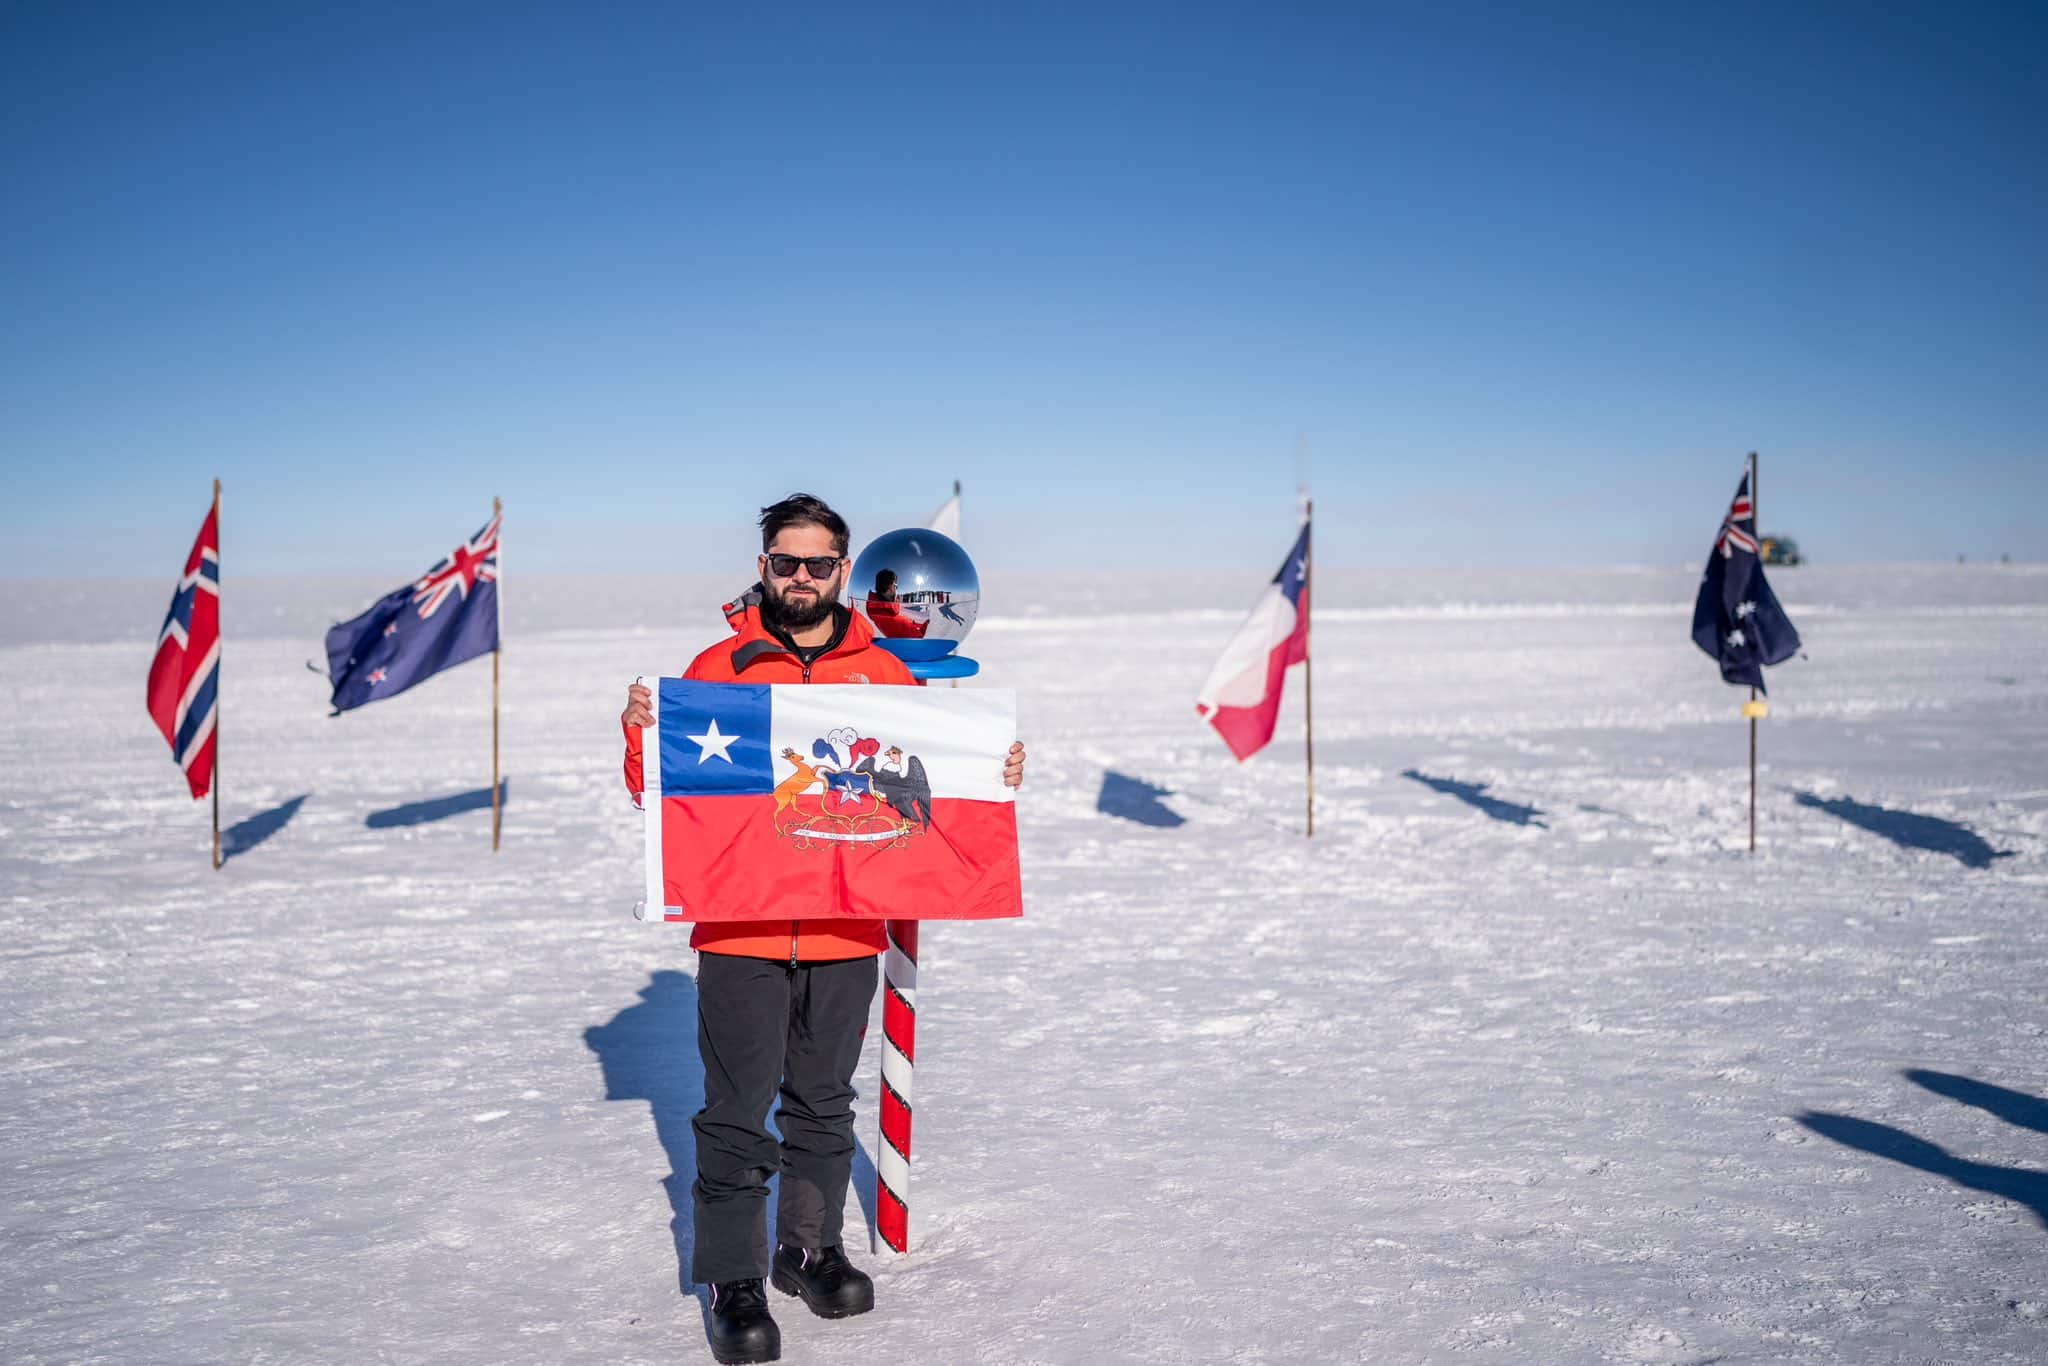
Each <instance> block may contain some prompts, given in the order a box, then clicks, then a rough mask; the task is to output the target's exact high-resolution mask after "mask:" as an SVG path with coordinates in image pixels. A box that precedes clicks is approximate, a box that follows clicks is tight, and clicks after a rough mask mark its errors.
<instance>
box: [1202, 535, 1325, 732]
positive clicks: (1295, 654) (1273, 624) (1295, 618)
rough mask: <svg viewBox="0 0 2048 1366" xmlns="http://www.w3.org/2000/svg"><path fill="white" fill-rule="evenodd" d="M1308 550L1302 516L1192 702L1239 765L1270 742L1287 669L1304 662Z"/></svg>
mask: <svg viewBox="0 0 2048 1366" xmlns="http://www.w3.org/2000/svg"><path fill="white" fill-rule="evenodd" d="M1308 547H1309V520H1308V517H1307V516H1306V515H1304V516H1303V518H1302V523H1301V532H1300V534H1299V535H1297V536H1296V537H1295V538H1294V547H1293V549H1291V550H1289V551H1288V552H1287V558H1286V560H1285V561H1283V562H1282V563H1281V565H1280V572H1279V573H1277V574H1275V575H1274V576H1273V580H1272V582H1271V583H1269V584H1267V585H1266V590H1265V592H1263V593H1261V594H1260V595H1259V600H1258V601H1257V602H1256V603H1254V604H1253V605H1252V610H1251V614H1250V615H1249V616H1247V617H1246V618H1245V619H1244V624H1243V625H1242V626H1240V627H1238V628H1237V634H1236V635H1234V636H1232V637H1231V638H1230V643H1229V644H1228V645H1225V646H1224V647H1223V657H1222V658H1221V659H1218V660H1217V661H1216V667H1215V668H1213V669H1211V670H1210V671H1209V681H1208V682H1206V683H1204V684H1203V685H1202V691H1201V694H1200V695H1199V696H1198V697H1197V698H1196V699H1195V711H1196V713H1197V714H1198V715H1200V716H1201V718H1202V719H1203V720H1204V721H1207V722H1208V723H1209V724H1210V725H1211V726H1214V727H1215V728H1216V733H1217V734H1218V735H1220V736H1222V737H1223V743H1224V744H1226V745H1228V746H1230V752H1231V753H1232V754H1234V755H1236V756H1237V757H1238V759H1239V760H1244V759H1249V758H1250V757H1251V756H1252V755H1254V754H1256V753H1258V752H1259V751H1260V750H1262V749H1264V748H1265V747H1266V745H1267V743H1268V742H1270V741H1271V740H1272V738H1273V727H1274V725H1275V724H1276V723H1277V721H1278V720H1279V716H1280V694H1281V692H1282V690H1283V689H1284V687H1285V685H1286V681H1287V670H1288V668H1289V666H1291V665H1295V664H1303V663H1306V662H1307V661H1308V597H1309V595H1308Z"/></svg>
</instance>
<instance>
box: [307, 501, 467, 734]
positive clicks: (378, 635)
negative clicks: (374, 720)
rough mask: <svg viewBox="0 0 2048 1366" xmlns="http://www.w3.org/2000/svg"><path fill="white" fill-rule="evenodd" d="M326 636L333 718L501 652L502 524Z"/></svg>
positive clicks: (452, 552)
mask: <svg viewBox="0 0 2048 1366" xmlns="http://www.w3.org/2000/svg"><path fill="white" fill-rule="evenodd" d="M500 520H501V519H500V518H498V517H493V518H491V520H490V524H489V525H487V526H486V527H484V529H483V530H481V531H479V532H477V534H476V535H474V536H472V537H470V538H469V539H468V540H467V541H464V542H463V543H462V544H461V545H459V546H456V547H455V549H454V550H452V551H450V552H449V553H448V556H447V558H445V559H443V560H442V561H441V562H440V563H439V564H437V565H435V566H434V567H433V568H432V569H429V570H428V571H427V572H426V573H425V574H423V575H422V576H420V578H419V579H418V580H417V581H415V582H413V583H410V584H407V585H406V586H405V587H403V588H398V589H393V590H392V591H391V592H389V593H387V594H385V595H384V596H383V597H382V598H380V599H379V600H378V602H377V605H376V606H374V607H372V608H371V609H370V610H369V611H367V612H365V613H363V614H362V615H361V616H359V617H357V618H356V619H355V620H353V621H344V622H342V623H341V624H340V625H339V626H336V627H334V628H332V629H331V630H329V631H328V632H327V677H328V678H329V680H330V681H332V682H333V684H334V697H333V699H332V700H333V703H334V714H335V715H337V716H339V715H340V714H341V713H343V712H345V711H347V710H349V709H350V708H351V707H360V706H362V705H363V703H365V702H375V701H377V700H379V699H380V698H385V697H396V696H397V695H398V694H399V693H402V692H404V691H405V690H406V689H407V688H410V687H411V686H412V685H413V684H415V683H418V682H420V681H421V680H422V679H425V678H430V677H432V676H433V675H434V674H437V673H439V672H441V670H443V669H447V668H452V667H453V666H455V665H457V664H460V663H462V662H463V661H464V660H468V659H475V658H476V657H477V656H478V655H484V654H489V653H490V652H491V651H493V650H495V649H497V648H498V523H499V521H500Z"/></svg>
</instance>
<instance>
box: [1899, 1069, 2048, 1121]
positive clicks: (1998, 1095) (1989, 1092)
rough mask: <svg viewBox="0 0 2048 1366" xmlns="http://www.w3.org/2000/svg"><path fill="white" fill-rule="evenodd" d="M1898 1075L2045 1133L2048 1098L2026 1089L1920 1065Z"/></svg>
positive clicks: (1993, 1114)
mask: <svg viewBox="0 0 2048 1366" xmlns="http://www.w3.org/2000/svg"><path fill="white" fill-rule="evenodd" d="M1901 1075H1902V1076H1904V1077H1905V1078H1906V1080H1907V1081H1910V1082H1912V1083H1913V1084H1914V1085H1915V1086H1924V1087H1926V1088H1927V1089H1928V1090H1930V1091H1932V1092H1934V1094H1935V1095H1937V1096H1947V1097H1948V1098H1949V1099H1950V1100H1955V1101H1961V1102H1962V1103H1963V1104H1965V1105H1972V1106H1975V1107H1976V1108H1977V1109H1979V1110H1982V1111H1984V1112H1985V1113H1986V1114H1988V1115H1991V1116H1994V1117H1995V1118H1998V1119H2002V1120H2004V1121H2005V1122H2006V1123H2007V1124H2012V1125H2017V1126H2018V1127H2019V1128H2022V1129H2032V1130H2033V1131H2034V1132H2035V1133H2037V1134H2048V1100H2042V1099H2041V1098H2040V1097H2039V1096H2030V1095H2028V1094H2027V1093H2026V1092H2025V1091H2008V1090H2007V1089H2006V1088H2005V1087H2003V1086H1993V1085H1992V1084H1991V1083H1990V1082H1988V1081H1976V1080H1974V1079H1972V1078H1970V1077H1958V1076H1956V1075H1954V1074H1953V1073H1949V1072H1929V1071H1927V1070H1926V1069H1924V1068H1919V1067H1913V1068H1908V1069H1907V1070H1906V1071H1905V1072H1904V1073H1902V1074H1901Z"/></svg>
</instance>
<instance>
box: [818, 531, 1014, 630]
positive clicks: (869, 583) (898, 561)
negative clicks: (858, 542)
mask: <svg viewBox="0 0 2048 1366" xmlns="http://www.w3.org/2000/svg"><path fill="white" fill-rule="evenodd" d="M847 597H848V598H849V599H850V600H851V601H852V604H853V606H854V607H856V608H858V609H859V610H860V611H861V612H862V613H863V614H864V615H865V616H866V617H867V619H868V622H869V624H871V625H872V626H873V627H874V628H875V634H876V635H878V636H883V637H887V638H890V639H895V640H929V641H932V642H935V645H934V649H933V651H932V652H933V653H941V652H942V651H940V650H939V649H938V647H937V645H936V642H940V641H961V640H965V639H966V638H967V632H968V630H969V629H970V628H971V627H972V626H973V625H974V617H975V614H976V613H977V612H979V611H980V610H981V576H980V575H979V574H977V573H975V572H974V561H972V560H970V559H968V558H967V552H966V551H965V550H962V549H961V548H960V543H959V542H958V541H955V540H953V539H952V538H951V537H950V536H942V535H940V534H939V533H938V532H936V531H927V530H925V529H923V528H921V527H913V528H906V529H904V530H902V531H891V532H887V533H885V534H884V535H881V536H877V537H876V538H875V539H874V540H873V541H870V542H869V543H868V547H867V549H865V550H863V551H861V552H860V555H859V557H858V558H856V559H855V560H854V562H853V578H852V579H851V581H850V582H849V583H848V585H847Z"/></svg>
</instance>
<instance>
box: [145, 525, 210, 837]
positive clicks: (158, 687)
mask: <svg viewBox="0 0 2048 1366" xmlns="http://www.w3.org/2000/svg"><path fill="white" fill-rule="evenodd" d="M218 488H219V486H218V485H216V486H215V490H216V495H217V494H218ZM219 694H220V511H219V509H218V507H216V508H214V509H213V510H212V511H209V512H208V513H207V514H206V520H205V521H204V522H202V523H200V526H199V539H198V540H196V541H194V542H193V543H192V553H191V554H190V555H188V556H186V557H185V572H184V573H183V574H180V575H179V576H178V586H177V587H176V589H174V590H173V591H172V593H171V610H170V611H169V612H168V613H166V614H165V615H164V624H163V627H162V629H161V630H159V631H158V632H157V637H156V658H154V659H153V660H151V661H150V665H149V718H150V720H152V721H154V722H156V728H157V729H158V730H160V731H162V732H163V737H164V739H166V740H168V741H170V745H171V757H172V758H174V759H176V760H177V761H178V767H179V768H181V769H183V770H185V784H186V786H187V787H189V788H190V789H191V791H192V795H193V797H195V798H198V797H204V796H205V795H206V794H207V793H208V792H210V791H212V790H213V756H214V721H215V719H216V718H215V709H216V706H217V704H218V701H219Z"/></svg>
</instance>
